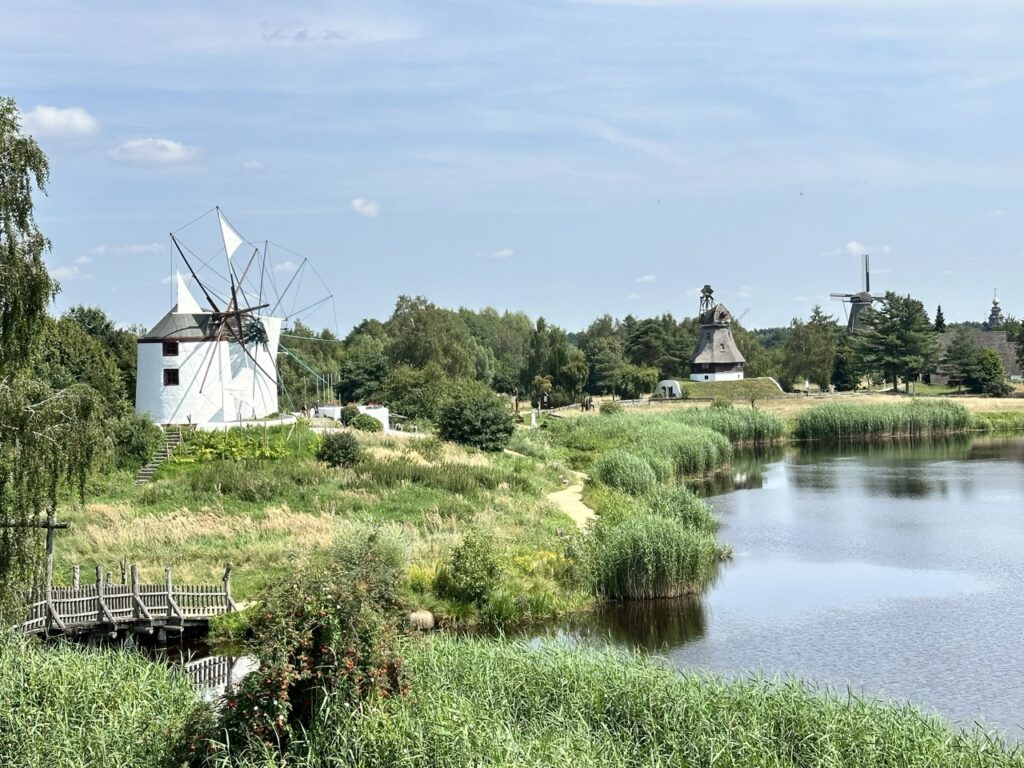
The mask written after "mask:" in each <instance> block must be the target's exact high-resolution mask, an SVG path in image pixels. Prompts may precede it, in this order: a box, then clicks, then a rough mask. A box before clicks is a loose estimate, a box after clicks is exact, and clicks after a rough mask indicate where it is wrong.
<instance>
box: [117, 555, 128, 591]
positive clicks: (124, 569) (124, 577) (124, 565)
mask: <svg viewBox="0 0 1024 768" xmlns="http://www.w3.org/2000/svg"><path fill="white" fill-rule="evenodd" d="M117 564H118V565H119V566H121V586H122V587H123V586H124V585H125V584H127V583H128V561H127V560H125V559H124V558H123V557H122V558H121V559H120V560H119V561H118V563H117Z"/></svg>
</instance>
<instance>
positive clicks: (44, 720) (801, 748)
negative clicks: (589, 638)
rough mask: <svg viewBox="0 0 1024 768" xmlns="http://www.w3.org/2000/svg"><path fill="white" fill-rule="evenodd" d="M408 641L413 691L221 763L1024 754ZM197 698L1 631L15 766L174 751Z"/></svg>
mask: <svg viewBox="0 0 1024 768" xmlns="http://www.w3.org/2000/svg"><path fill="white" fill-rule="evenodd" d="M400 650H401V654H402V657H403V659H404V665H405V669H406V672H407V674H408V680H409V684H408V689H407V691H406V692H405V693H404V694H403V695H400V696H395V697H387V698H379V697H378V698H371V699H370V700H368V701H365V702H363V703H362V704H359V705H356V706H352V705H351V703H349V702H347V701H345V700H343V699H341V698H340V697H337V696H333V695H332V697H331V698H329V699H328V700H327V701H326V702H325V703H324V705H323V706H322V707H321V708H320V709H319V710H318V714H317V716H316V718H315V720H314V721H313V722H312V723H311V727H310V728H309V730H308V731H306V732H305V733H304V734H300V735H298V736H297V737H296V738H293V739H292V740H291V741H289V742H288V743H287V745H286V747H285V749H284V752H283V753H278V752H277V751H276V748H274V747H260V748H255V749H254V748H252V746H250V748H249V749H242V748H241V747H240V745H238V744H234V745H227V744H225V745H223V746H222V747H221V748H218V749H217V750H216V752H215V754H216V758H215V760H216V762H215V764H216V765H218V766H223V767H224V768H227V767H228V766H233V767H234V768H256V767H257V766H261V767H264V768H266V767H267V766H272V765H279V766H280V765H298V764H301V765H305V766H309V767H310V768H320V767H321V766H323V767H324V768H326V766H335V767H336V766H365V767H366V768H369V766H379V765H388V766H409V768H423V767H424V766H437V767H439V768H440V767H441V766H443V767H445V768H456V766H459V767H461V766H465V765H483V764H486V765H492V766H516V767H517V768H521V767H525V768H555V767H556V766H563V765H568V764H571V765H576V766H595V767H597V766H609V768H611V767H612V766H614V768H621V767H622V766H637V768H640V766H644V767H646V766H655V765H692V766H732V767H734V768H769V767H772V768H775V767H777V766H793V767H794V768H795V767H796V766H811V765H813V766H817V767H818V768H847V767H848V766H872V768H890V767H891V768H896V767H897V766H899V768H925V767H926V766H927V768H947V767H948V768H1019V767H1021V766H1024V755H1022V754H1021V753H1020V752H1019V751H1016V750H1013V749H1010V748H1008V747H1007V746H1006V745H1005V744H1003V743H1002V742H1000V741H998V740H996V739H994V738H990V737H989V736H987V735H985V734H983V733H981V732H979V731H959V730H956V729H954V728H951V727H950V726H948V725H947V724H946V723H944V722H943V721H941V720H940V719H938V718H936V717H933V716H929V715H925V714H922V713H921V712H919V711H918V710H916V709H914V708H912V707H909V706H906V705H887V704H883V703H880V702H877V701H873V700H868V699H861V698H857V697H855V696H850V695H846V694H836V693H833V692H829V691H823V690H819V689H815V688H809V687H807V686H805V685H803V684H801V683H799V682H797V681H793V680H790V681H786V682H778V681H768V680H762V679H748V680H740V681H728V680H723V679H720V678H715V677H709V676H703V675H692V674H687V675H679V674H677V673H676V672H674V671H673V670H671V669H670V668H667V667H665V666H664V665H662V664H658V663H654V662H652V661H651V660H649V659H648V658H646V657H644V656H640V655H634V654H628V653H612V652H608V651H596V650H585V649H570V648H566V647H562V646H552V645H547V644H541V645H537V644H525V643H519V642H515V641H510V640H502V639H481V638H466V637H453V636H445V635H435V636H432V637H420V638H409V639H407V640H406V641H405V642H403V643H402V644H401V646H400ZM61 670H64V671H65V672H64V673H63V674H62V672H61ZM196 707H197V704H196V703H195V702H194V700H193V699H192V697H191V693H190V692H189V691H188V689H187V686H186V685H184V683H183V682H182V681H181V680H180V679H178V678H176V677H175V676H174V675H172V674H171V673H170V672H169V671H168V670H167V669H166V668H164V667H161V666H160V665H157V664H154V663H152V662H148V661H145V660H144V659H142V658H141V657H133V655H132V654H129V653H124V652H116V651H111V650H99V651H88V652H85V651H81V650H77V649H71V648H65V649H53V648H43V647H41V646H36V647H33V646H31V645H28V644H25V643H22V642H19V641H14V642H12V641H10V640H9V639H6V638H3V639H0V761H2V764H3V765H4V766H5V767H7V766H9V767H10V768H29V767H30V766H31V767H32V768H36V767H37V766H43V765H45V766H48V767H49V768H72V766H74V768H94V767H95V768H100V766H102V767H103V768H106V766H112V765H116V766H119V768H164V767H165V766H166V767H167V768H170V766H172V765H173V766H180V765H182V764H183V763H182V762H181V759H182V757H183V756H185V755H187V754H188V753H187V751H186V752H182V751H180V750H181V748H182V745H187V744H188V743H189V738H188V737H189V735H190V734H189V730H190V728H191V727H192V725H191V724H192V723H193V722H195V721H198V720H201V718H198V717H197V709H196ZM211 754H213V753H211ZM189 764H190V765H193V766H201V765H208V764H209V763H205V762H204V761H203V760H202V756H201V755H200V756H194V757H192V758H191V762H190V763H189Z"/></svg>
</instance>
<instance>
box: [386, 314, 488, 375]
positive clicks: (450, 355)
mask: <svg viewBox="0 0 1024 768" xmlns="http://www.w3.org/2000/svg"><path fill="white" fill-rule="evenodd" d="M384 328H385V330H386V331H387V335H388V339H389V344H388V358H389V359H390V361H391V363H392V364H394V365H403V364H404V365H411V366H413V367H415V368H423V367H424V366H426V365H427V364H428V363H435V364H436V365H438V366H440V367H441V369H442V370H443V371H444V372H445V373H446V374H448V375H449V376H451V377H453V378H461V379H470V378H478V377H479V378H480V380H484V381H486V382H487V383H489V382H490V375H492V374H493V370H491V369H490V367H489V366H487V365H486V364H483V365H482V364H481V363H482V359H481V358H483V360H486V353H485V352H484V351H483V348H482V347H481V346H480V345H479V344H478V343H477V342H476V340H475V339H474V338H473V337H472V336H470V334H469V329H468V328H467V327H466V324H465V323H464V322H463V321H462V319H461V318H460V317H459V316H458V315H457V314H456V313H454V312H451V311H449V310H447V309H441V308H440V307H438V306H436V305H434V304H432V303H431V302H429V301H427V300H426V299H425V298H423V297H422V296H416V297H415V298H412V297H409V296H399V297H398V301H397V302H396V303H395V311H394V312H393V313H392V314H391V317H390V318H389V319H388V321H387V322H386V323H385V324H384Z"/></svg>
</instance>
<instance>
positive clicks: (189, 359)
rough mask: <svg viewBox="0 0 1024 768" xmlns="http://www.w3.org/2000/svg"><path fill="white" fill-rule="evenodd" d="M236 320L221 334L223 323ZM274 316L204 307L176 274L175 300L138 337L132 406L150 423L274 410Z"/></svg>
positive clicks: (277, 323) (256, 415)
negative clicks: (237, 328) (232, 325)
mask: <svg viewBox="0 0 1024 768" xmlns="http://www.w3.org/2000/svg"><path fill="white" fill-rule="evenodd" d="M229 322H230V323H238V324H239V326H240V329H239V330H235V329H234V327H232V329H231V332H230V333H225V332H224V331H225V329H224V328H223V327H222V326H223V325H224V324H225V323H229ZM281 323H282V320H281V318H277V317H261V316H258V315H255V314H247V315H239V314H238V313H235V314H234V315H233V316H225V313H216V312H209V311H204V310H203V309H201V308H200V306H199V304H198V302H196V300H195V298H194V297H193V296H192V294H191V293H190V292H189V290H188V287H187V286H186V285H185V281H184V280H183V279H182V277H181V275H180V274H179V275H178V276H177V303H176V304H175V306H174V307H173V308H172V309H171V311H170V312H168V313H167V314H166V315H164V317H163V318H162V319H161V320H160V322H158V323H157V324H156V325H155V326H153V328H152V329H151V330H150V331H149V332H148V333H146V334H145V335H144V336H142V337H141V338H140V339H139V340H138V374H137V378H136V386H135V411H136V413H139V414H147V415H148V416H149V417H150V418H151V419H153V421H154V422H155V423H157V424H224V423H229V422H237V421H240V420H248V419H260V418H263V417H265V416H269V415H270V414H272V413H276V412H277V411H278V402H277V351H278V344H279V342H280V338H281Z"/></svg>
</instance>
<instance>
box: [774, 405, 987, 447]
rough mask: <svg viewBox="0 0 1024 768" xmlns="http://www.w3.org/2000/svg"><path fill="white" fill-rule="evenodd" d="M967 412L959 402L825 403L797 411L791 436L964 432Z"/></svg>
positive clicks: (967, 424) (860, 436)
mask: <svg viewBox="0 0 1024 768" xmlns="http://www.w3.org/2000/svg"><path fill="white" fill-rule="evenodd" d="M971 425H972V421H971V414H970V412H969V411H968V410H967V409H966V408H964V406H963V405H961V404H960V403H954V402H945V401H912V402H909V403H878V404H869V405H858V404H853V403H828V404H826V405H819V406H816V407H814V408H810V409H808V410H806V411H803V412H801V413H800V414H798V415H797V418H796V423H795V425H794V436H795V437H797V438H798V439H802V440H852V439H871V438H880V437H920V436H923V435H942V434H950V433H955V432H965V431H967V430H969V429H970V428H971Z"/></svg>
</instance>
